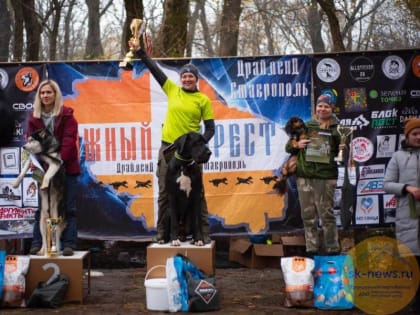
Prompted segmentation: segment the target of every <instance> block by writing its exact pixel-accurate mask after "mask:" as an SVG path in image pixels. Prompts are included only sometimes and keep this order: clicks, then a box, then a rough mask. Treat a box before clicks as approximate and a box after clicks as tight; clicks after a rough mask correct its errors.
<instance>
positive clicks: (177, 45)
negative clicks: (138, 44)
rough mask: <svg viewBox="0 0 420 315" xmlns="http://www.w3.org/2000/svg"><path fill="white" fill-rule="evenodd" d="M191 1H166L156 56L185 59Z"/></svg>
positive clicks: (155, 50) (156, 46) (155, 47)
mask: <svg viewBox="0 0 420 315" xmlns="http://www.w3.org/2000/svg"><path fill="white" fill-rule="evenodd" d="M188 14H189V0H165V2H164V6H163V19H162V25H161V27H160V30H159V33H158V38H157V41H156V44H155V45H154V54H155V55H156V56H160V57H168V56H170V57H184V53H185V48H186V43H187V32H188V29H187V26H188Z"/></svg>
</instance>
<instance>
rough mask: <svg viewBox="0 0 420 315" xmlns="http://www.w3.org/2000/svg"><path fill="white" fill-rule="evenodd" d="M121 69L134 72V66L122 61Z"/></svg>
mask: <svg viewBox="0 0 420 315" xmlns="http://www.w3.org/2000/svg"><path fill="white" fill-rule="evenodd" d="M119 67H120V68H121V69H124V70H133V64H132V63H130V62H128V61H121V62H120V63H119Z"/></svg>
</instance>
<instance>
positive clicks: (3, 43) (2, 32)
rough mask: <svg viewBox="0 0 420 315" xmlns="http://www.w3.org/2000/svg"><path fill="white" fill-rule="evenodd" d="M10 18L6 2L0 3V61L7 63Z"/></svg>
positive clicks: (10, 35) (10, 34) (10, 32)
mask: <svg viewBox="0 0 420 315" xmlns="http://www.w3.org/2000/svg"><path fill="white" fill-rule="evenodd" d="M11 25H12V18H11V16H10V9H9V7H8V6H7V1H0V61H8V59H9V51H10V46H9V42H10V38H11V37H12V29H11Z"/></svg>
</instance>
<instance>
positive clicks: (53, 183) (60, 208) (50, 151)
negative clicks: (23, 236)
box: [12, 129, 65, 255]
mask: <svg viewBox="0 0 420 315" xmlns="http://www.w3.org/2000/svg"><path fill="white" fill-rule="evenodd" d="M22 147H23V149H25V150H26V151H27V152H28V153H30V155H31V158H28V160H27V161H26V162H25V165H24V166H23V167H22V170H21V172H20V174H19V176H18V177H17V178H16V180H15V182H14V183H13V185H12V186H13V188H17V187H18V186H19V184H20V183H21V182H22V180H23V178H24V177H25V174H26V173H27V172H28V171H29V169H30V168H31V164H33V163H32V162H33V160H32V158H35V159H36V160H37V161H38V162H39V163H40V164H41V165H42V166H43V167H44V168H46V170H45V173H44V174H43V178H42V181H41V183H40V184H41V186H40V191H39V196H40V198H41V209H40V210H39V211H41V216H40V222H39V228H40V232H41V235H42V247H41V250H40V251H39V252H38V255H46V254H47V219H53V221H54V222H60V223H59V224H58V226H57V227H56V228H57V229H56V239H55V240H54V241H55V242H53V243H55V247H56V248H51V250H52V251H56V252H58V251H59V249H60V236H61V233H62V231H63V230H64V227H65V218H64V213H65V211H64V179H65V177H64V176H65V174H64V167H63V161H62V160H61V157H60V143H59V141H58V140H57V139H56V138H55V137H54V135H52V134H51V133H50V132H49V131H48V130H47V129H40V130H37V131H35V132H33V133H32V134H31V135H30V137H29V138H28V141H27V142H26V143H25V144H24V145H23V146H22Z"/></svg>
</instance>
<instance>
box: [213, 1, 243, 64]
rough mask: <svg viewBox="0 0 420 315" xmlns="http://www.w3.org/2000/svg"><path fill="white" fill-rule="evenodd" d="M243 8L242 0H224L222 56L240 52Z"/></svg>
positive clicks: (221, 29)
mask: <svg viewBox="0 0 420 315" xmlns="http://www.w3.org/2000/svg"><path fill="white" fill-rule="evenodd" d="M241 10H242V9H241V0H231V1H229V0H224V2H223V11H222V23H221V27H220V32H221V34H220V47H219V55H220V56H236V55H237V54H238V37H239V18H240V15H241Z"/></svg>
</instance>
